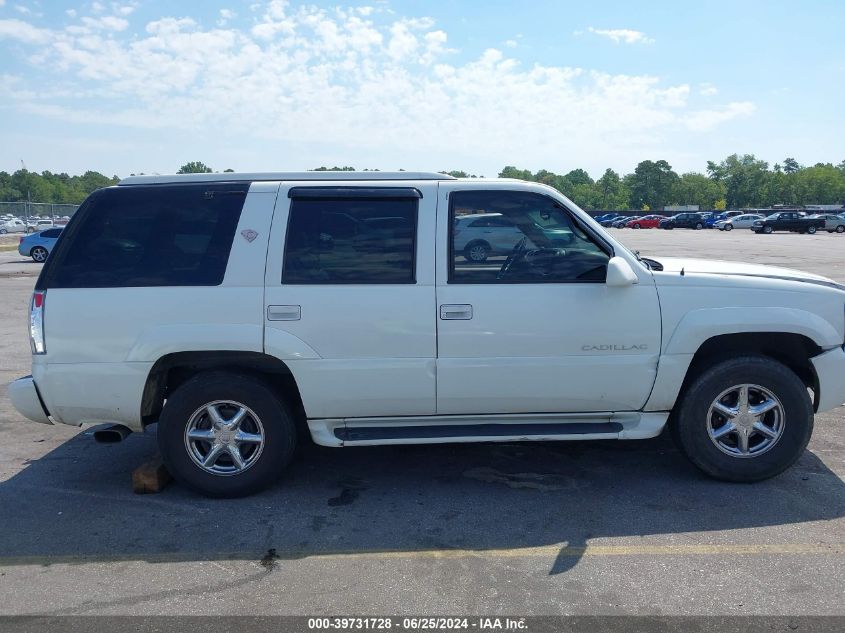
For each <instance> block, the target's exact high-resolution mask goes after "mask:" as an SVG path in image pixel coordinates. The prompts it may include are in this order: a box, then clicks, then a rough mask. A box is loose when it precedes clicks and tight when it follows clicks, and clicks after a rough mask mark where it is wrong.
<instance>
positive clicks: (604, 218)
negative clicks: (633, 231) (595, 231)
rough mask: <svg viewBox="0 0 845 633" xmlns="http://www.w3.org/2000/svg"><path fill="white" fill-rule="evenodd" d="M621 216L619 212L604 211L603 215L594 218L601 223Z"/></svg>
mask: <svg viewBox="0 0 845 633" xmlns="http://www.w3.org/2000/svg"><path fill="white" fill-rule="evenodd" d="M619 217H622V216H621V215H620V214H619V213H604V214H602V215H598V216H596V217H595V218H593V219H594V220H595V221H596V222H598V223H599V224H601V223H602V222H605V221H608V220H615V219H616V218H619Z"/></svg>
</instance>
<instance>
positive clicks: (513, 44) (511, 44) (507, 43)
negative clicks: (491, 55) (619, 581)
mask: <svg viewBox="0 0 845 633" xmlns="http://www.w3.org/2000/svg"><path fill="white" fill-rule="evenodd" d="M505 46H507V47H508V48H516V47H517V41H516V40H505Z"/></svg>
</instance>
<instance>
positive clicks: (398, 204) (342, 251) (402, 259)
mask: <svg viewBox="0 0 845 633" xmlns="http://www.w3.org/2000/svg"><path fill="white" fill-rule="evenodd" d="M416 230H417V200H416V199H415V198H403V199H376V198H374V199H366V198H350V199H345V200H344V199H334V200H332V199H314V200H311V199H306V198H303V199H293V200H292V201H291V209H290V220H289V221H288V231H287V242H286V244H285V259H284V269H283V271H284V272H283V273H282V282H283V283H286V284H412V283H414V252H415V243H416V239H415V238H416Z"/></svg>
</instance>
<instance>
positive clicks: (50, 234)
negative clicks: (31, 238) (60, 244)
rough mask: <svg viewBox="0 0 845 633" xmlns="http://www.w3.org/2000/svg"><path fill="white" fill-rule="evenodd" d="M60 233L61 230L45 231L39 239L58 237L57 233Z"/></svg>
mask: <svg viewBox="0 0 845 633" xmlns="http://www.w3.org/2000/svg"><path fill="white" fill-rule="evenodd" d="M61 232H62V230H61V229H47V230H46V231H41V237H59V233H61Z"/></svg>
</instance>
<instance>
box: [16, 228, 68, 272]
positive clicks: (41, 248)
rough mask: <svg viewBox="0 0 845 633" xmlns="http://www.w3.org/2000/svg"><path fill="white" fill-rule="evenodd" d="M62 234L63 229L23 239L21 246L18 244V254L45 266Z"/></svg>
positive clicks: (35, 234) (41, 232)
mask: <svg viewBox="0 0 845 633" xmlns="http://www.w3.org/2000/svg"><path fill="white" fill-rule="evenodd" d="M61 233H62V229H61V228H52V229H47V230H46V231H39V232H38V233H30V234H29V235H27V236H26V237H22V238H21V241H20V244H18V253H20V254H21V255H23V256H24V257H32V261H34V262H37V263H39V264H43V263H44V262H45V261H47V256H48V255H49V254H50V252H51V251H52V250H53V246H54V245H55V244H56V240H58V239H59V235H61Z"/></svg>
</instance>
